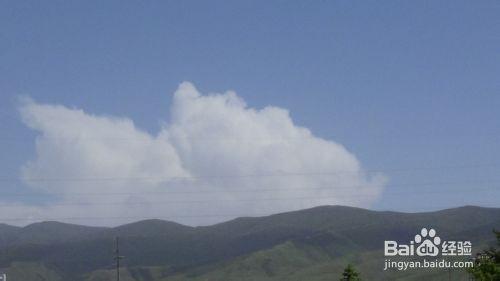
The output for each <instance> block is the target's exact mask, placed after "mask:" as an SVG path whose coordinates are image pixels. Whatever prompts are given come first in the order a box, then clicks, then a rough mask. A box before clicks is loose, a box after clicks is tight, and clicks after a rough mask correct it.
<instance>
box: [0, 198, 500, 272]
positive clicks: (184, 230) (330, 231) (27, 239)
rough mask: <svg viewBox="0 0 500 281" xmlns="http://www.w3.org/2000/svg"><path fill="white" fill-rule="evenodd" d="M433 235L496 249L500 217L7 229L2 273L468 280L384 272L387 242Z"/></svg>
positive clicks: (446, 213) (332, 215) (273, 218)
mask: <svg viewBox="0 0 500 281" xmlns="http://www.w3.org/2000/svg"><path fill="white" fill-rule="evenodd" d="M423 227H427V228H434V229H436V231H437V235H438V236H440V237H441V238H442V239H446V240H457V241H458V240H470V241H471V242H472V245H473V251H474V252H477V251H479V250H482V249H484V248H486V247H488V246H491V245H494V241H495V237H494V235H493V234H492V230H493V229H495V228H496V229H500V208H482V207H474V206H465V207H459V208H453V209H446V210H441V211H435V212H425V213H401V212H390V211H372V210H366V209H360V208H354V207H345V206H321V207H315V208H311V209H306V210H300V211H293V212H287V213H280V214H275V215H270V216H265V217H243V218H237V219H234V220H231V221H227V222H223V223H219V224H215V225H211V226H198V227H191V226H185V225H181V224H178V223H175V222H169V221H163V220H144V221H139V222H135V223H130V224H126V225H121V226H118V227H112V228H111V227H89V226H81V225H74V224H66V223H60V222H41V223H34V224H31V225H28V226H25V227H16V226H11V225H6V224H1V225H0V268H2V270H3V271H4V272H5V273H6V274H7V276H8V280H9V281H11V280H22V281H35V280H37V281H41V280H51V281H68V280H71V281H105V280H116V277H115V274H116V272H115V269H114V260H113V257H114V250H115V237H119V238H120V254H122V255H124V256H125V257H124V258H123V260H122V261H121V262H122V267H121V269H120V273H121V279H120V280H122V281H188V280H196V281H206V280H224V281H230V280H242V281H246V280H248V281H250V280H263V281H267V280H269V281H274V280H283V281H285V280H297V281H299V280H304V281H320V280H338V279H339V278H340V276H341V272H342V269H343V268H344V267H345V266H346V265H347V264H348V263H351V264H353V265H354V266H355V267H356V268H357V269H358V271H359V272H360V273H361V277H362V278H363V280H417V279H423V278H424V279H426V280H448V279H447V278H451V277H452V278H453V280H468V279H467V273H466V272H465V270H458V269H456V270H453V271H444V270H439V269H433V270H415V269H413V270H407V271H398V270H390V271H383V268H384V255H383V245H384V240H394V241H401V242H407V241H410V240H412V239H413V237H414V236H415V234H417V233H419V232H420V230H421V229H422V228H423Z"/></svg>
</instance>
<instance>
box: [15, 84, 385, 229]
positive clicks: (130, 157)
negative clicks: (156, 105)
mask: <svg viewBox="0 0 500 281" xmlns="http://www.w3.org/2000/svg"><path fill="white" fill-rule="evenodd" d="M19 110H20V112H21V115H22V118H23V121H24V123H25V124H26V125H27V126H28V127H29V128H31V129H33V130H36V131H37V132H38V133H39V134H38V136H37V138H36V155H35V157H34V159H32V160H31V161H29V162H27V163H25V165H24V166H23V167H22V168H21V174H22V179H23V180H24V181H25V183H26V184H28V185H29V186H30V188H32V189H36V190H39V191H40V192H42V193H47V194H51V195H53V198H52V199H51V200H50V202H49V203H45V204H44V205H40V204H36V205H33V204H31V205H28V204H23V205H16V206H12V207H10V209H9V210H8V212H7V213H9V214H11V216H16V215H17V216H21V217H29V218H32V219H33V220H39V219H46V218H56V219H61V220H65V221H72V222H78V223H87V224H94V225H100V224H104V225H109V224H117V223H123V222H126V221H132V220H136V219H139V218H149V217H160V218H170V219H172V220H175V221H179V222H183V223H187V224H208V223H213V222H217V221H221V220H226V219H229V218H233V217H237V216H244V215H246V216H252V215H262V214H270V213H274V212H281V211H288V210H295V209H301V208H307V207H312V206H317V205H327V204H343V205H354V206H363V207H368V206H370V204H372V203H373V202H374V201H375V200H377V199H378V196H379V195H380V193H381V191H382V189H383V185H384V177H383V176H382V175H374V176H373V175H368V174H367V173H365V172H364V171H363V169H362V167H361V164H360V163H359V161H358V160H357V159H356V157H355V156H354V155H353V154H352V153H351V152H349V151H348V150H347V149H346V148H345V147H343V146H342V145H341V144H338V143H336V142H334V141H331V140H325V139H322V138H319V137H316V136H314V135H313V134H312V133H311V131H310V130H308V129H307V128H303V127H300V126H297V125H295V124H294V123H293V121H292V119H291V118H290V114H289V112H288V111H287V110H286V109H283V108H279V107H274V106H268V107H265V108H263V109H254V108H251V107H249V106H247V105H246V103H245V101H244V100H243V99H241V98H240V97H238V96H237V94H236V93H234V92H226V93H222V94H210V95H202V94H200V93H199V91H198V90H197V89H196V88H195V87H194V86H193V85H192V84H191V83H188V82H184V83H182V84H181V85H180V86H179V88H178V89H177V91H176V92H175V94H174V96H173V103H172V107H171V109H170V118H169V120H168V121H167V122H166V123H165V125H164V127H162V128H160V130H159V132H158V133H157V134H156V135H151V134H149V133H147V132H144V131H142V130H140V129H139V128H137V127H136V126H135V125H134V123H133V121H132V120H130V119H128V118H117V117H111V116H96V115H92V114H89V113H86V112H84V111H83V110H80V109H72V108H68V107H65V106H61V105H47V104H39V103H36V102H34V101H31V100H25V101H24V102H23V103H22V105H21V106H20V109H19Z"/></svg>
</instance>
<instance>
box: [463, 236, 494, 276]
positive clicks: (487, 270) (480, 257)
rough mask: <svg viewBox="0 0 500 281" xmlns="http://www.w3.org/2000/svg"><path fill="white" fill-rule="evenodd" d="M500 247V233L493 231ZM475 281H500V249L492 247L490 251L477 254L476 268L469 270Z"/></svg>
mask: <svg viewBox="0 0 500 281" xmlns="http://www.w3.org/2000/svg"><path fill="white" fill-rule="evenodd" d="M493 232H494V233H495V235H496V237H497V244H498V245H499V246H500V231H495V230H494V231H493ZM469 273H471V274H472V276H473V277H474V280H478V281H500V249H495V248H493V247H491V248H490V249H488V250H485V251H482V252H479V253H477V255H476V259H475V264H474V267H473V268H471V269H469Z"/></svg>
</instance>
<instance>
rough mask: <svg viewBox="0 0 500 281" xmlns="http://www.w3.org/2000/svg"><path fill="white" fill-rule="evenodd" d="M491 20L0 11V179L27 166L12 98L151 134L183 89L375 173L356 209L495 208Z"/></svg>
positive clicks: (498, 193) (353, 12) (241, 4)
mask: <svg viewBox="0 0 500 281" xmlns="http://www.w3.org/2000/svg"><path fill="white" fill-rule="evenodd" d="M499 14H500V2H498V1H405V2H402V1H307V2H305V1H303V2H299V1H149V2H147V3H146V2H142V1H106V2H102V1H51V2H40V1H2V2H1V3H0V26H1V27H2V28H1V31H0V43H1V44H0V107H1V108H0V118H1V119H0V120H1V122H0V130H1V132H2V136H1V137H0V138H1V140H0V155H1V157H0V169H1V172H0V175H1V176H2V177H3V178H9V179H10V178H13V177H14V178H15V177H19V173H20V172H19V171H20V167H21V166H22V165H23V164H24V163H26V161H28V160H29V159H33V158H34V157H35V156H34V155H35V149H34V141H35V136H36V133H35V132H34V131H32V130H30V129H29V128H27V126H25V125H24V124H23V123H22V122H21V118H20V116H19V114H18V109H17V108H18V98H19V96H30V97H31V98H33V99H34V100H35V101H37V102H40V103H48V104H62V105H65V106H67V107H69V108H73V107H74V108H81V109H84V110H85V111H86V112H88V113H92V114H98V115H101V114H102V115H108V116H111V115H112V116H125V117H128V118H130V119H132V120H133V121H134V123H135V124H136V126H137V127H138V128H140V129H142V130H145V131H147V132H149V133H151V134H156V133H157V132H158V130H159V128H160V125H161V124H162V122H166V121H167V122H168V117H169V111H168V108H169V107H170V106H171V100H172V94H173V92H174V91H175V89H176V88H177V87H178V85H179V83H181V82H182V81H191V82H193V83H194V84H195V85H196V86H197V87H198V89H199V90H200V91H201V92H204V93H207V92H223V91H226V90H229V89H230V90H234V91H236V92H237V94H238V96H240V97H241V98H243V99H244V100H245V101H246V103H247V105H248V106H249V107H253V108H263V107H265V106H267V105H274V106H278V107H281V108H286V109H288V110H289V111H290V115H291V117H292V119H293V121H294V123H295V124H297V125H299V126H303V127H307V128H309V129H310V130H311V131H312V132H313V133H314V134H315V135H316V136H319V137H322V138H325V139H329V140H333V141H335V142H337V143H340V144H342V145H344V146H345V147H346V148H347V149H348V150H349V151H350V152H351V153H352V154H354V155H355V156H356V157H357V159H358V160H359V161H360V162H361V163H362V165H363V167H364V168H365V169H368V170H380V171H383V173H384V174H385V175H386V176H387V177H388V178H389V182H388V183H387V185H386V187H385V189H384V192H383V193H382V196H381V197H380V199H378V200H377V201H376V202H374V203H373V204H372V206H371V207H372V208H375V209H391V210H401V211H423V210H431V209H440V208H444V207H451V206H458V205H466V204H472V205H486V206H497V207H498V205H499V203H500V199H499V198H500V178H499V177H498V170H499V168H500V149H498V144H499V141H500V129H499V124H500V123H499V121H500V110H498V109H499V108H500V80H499V79H498V77H499V74H500V60H499V59H500V58H499V52H498V50H499V47H500V36H498V34H500V19H499V17H498V15H499ZM440 183H442V184H440ZM412 185H413V186H412ZM1 188H2V189H3V190H5V191H6V192H7V191H8V192H10V191H12V190H24V189H26V188H28V187H26V185H25V184H24V183H22V182H20V181H11V180H6V181H4V182H2V187H1ZM399 192H409V194H412V195H405V196H401V195H395V194H394V193H399ZM419 193H427V195H424V196H422V195H419ZM22 200H25V201H34V202H37V200H42V199H39V198H33V197H26V198H23V199H22Z"/></svg>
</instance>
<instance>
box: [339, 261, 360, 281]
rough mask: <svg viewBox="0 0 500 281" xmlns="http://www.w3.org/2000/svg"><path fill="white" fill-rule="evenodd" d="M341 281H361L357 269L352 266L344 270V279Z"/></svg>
mask: <svg viewBox="0 0 500 281" xmlns="http://www.w3.org/2000/svg"><path fill="white" fill-rule="evenodd" d="M340 281H361V279H360V278H359V273H357V272H356V269H354V267H353V266H352V265H350V264H348V265H347V267H346V268H345V269H344V272H343V273H342V278H341V279H340Z"/></svg>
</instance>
